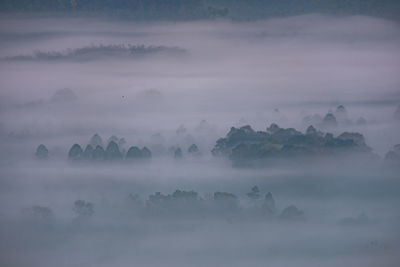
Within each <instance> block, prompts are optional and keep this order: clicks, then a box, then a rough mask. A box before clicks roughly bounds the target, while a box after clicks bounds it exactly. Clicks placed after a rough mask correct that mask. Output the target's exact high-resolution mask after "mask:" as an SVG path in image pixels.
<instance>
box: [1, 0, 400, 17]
mask: <svg viewBox="0 0 400 267" xmlns="http://www.w3.org/2000/svg"><path fill="white" fill-rule="evenodd" d="M0 11H2V12H66V13H71V12H85V13H104V14H107V15H115V16H126V17H130V18H133V19H141V20H151V19H172V20H178V19H183V20H192V19H205V18H215V17H229V18H233V19H241V20H249V19H250V20H251V19H260V18H267V17H271V16H282V15H283V16H290V15H301V14H309V13H327V14H339V15H347V14H348V15H370V16H382V17H390V18H393V19H398V14H399V11H400V2H399V1H397V0H336V1H321V0H297V1H292V0H261V1H260V0H229V1H228V0H113V1H109V0H58V1H55V0H2V1H0Z"/></svg>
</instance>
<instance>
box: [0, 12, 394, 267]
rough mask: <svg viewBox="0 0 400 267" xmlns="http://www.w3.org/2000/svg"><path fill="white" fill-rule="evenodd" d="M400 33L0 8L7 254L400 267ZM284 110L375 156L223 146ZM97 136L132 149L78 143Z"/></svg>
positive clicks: (2, 222)
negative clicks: (242, 151) (87, 152)
mask: <svg viewBox="0 0 400 267" xmlns="http://www.w3.org/2000/svg"><path fill="white" fill-rule="evenodd" d="M399 45H400V27H399V25H398V22H397V21H391V20H387V19H383V18H377V17H367V16H328V15H323V14H307V15H301V16H293V17H279V18H271V19H265V20H258V21H248V22H233V21H229V20H219V19H216V20H212V21H186V22H185V21H182V22H160V21H158V22H137V21H132V20H119V19H115V18H114V19H110V18H100V17H67V16H61V17H57V16H54V15H47V16H45V17H41V18H39V17H37V16H28V15H15V16H11V15H5V14H3V15H1V17H0V48H1V49H0V265H1V266H54V265H57V266H60V267H61V266H160V265H163V266H338V265H343V266H398V264H399V262H400V257H399V254H400V253H399V251H400V228H399V226H400V224H399V219H400V211H399V204H400V203H399V202H400V177H399V168H398V167H399V166H400V160H399V159H400V152H399V151H398V149H399V148H394V146H395V145H396V144H399V143H400V134H399V133H400V125H399V122H400V120H399V119H400V106H399V104H400V91H399V88H400V75H399V70H400V54H399ZM340 105H342V106H344V109H345V111H342V110H341V109H340V108H338V106H340ZM328 113H330V114H333V115H334V116H335V117H336V120H337V121H336V120H335V124H330V123H329V121H327V120H326V119H324V117H325V116H326V114H328ZM272 123H276V124H278V125H279V127H283V128H295V129H296V130H297V131H300V132H301V133H304V132H305V131H306V129H308V128H307V127H308V126H310V125H313V126H314V127H315V128H317V130H318V131H321V132H322V133H323V134H324V135H325V133H332V134H333V135H334V136H335V138H336V137H337V138H338V140H339V139H340V138H339V137H340V134H342V133H343V132H348V133H349V132H350V133H355V132H357V133H360V134H362V135H363V137H364V138H365V143H366V145H365V147H367V148H368V149H365V150H366V151H367V152H365V153H366V156H365V157H364V155H363V156H360V155H358V154H353V153H350V152H349V153H343V154H340V156H337V155H335V156H332V155H329V156H327V157H325V156H320V154H317V156H312V157H310V158H309V157H288V158H282V157H279V158H277V159H272V160H270V161H266V162H264V161H262V163H261V165H260V164H254V165H246V166H238V164H235V163H237V162H235V159H234V158H233V157H232V155H231V156H230V157H224V156H216V155H215V153H212V152H211V151H212V150H213V148H215V147H216V143H217V140H219V139H220V138H223V137H225V136H226V138H227V139H229V134H228V132H230V129H231V127H236V128H239V127H242V126H245V125H250V126H251V127H252V129H254V130H255V131H259V132H266V133H271V135H272V132H271V130H268V129H267V127H269V126H270V125H271V124H272ZM231 131H232V129H231ZM307 131H308V130H307ZM322 133H321V136H322ZM94 134H98V135H99V136H100V137H101V139H102V140H101V141H102V144H103V146H104V149H105V148H106V147H107V145H109V144H110V143H111V141H113V142H112V143H114V142H115V143H117V144H118V146H119V149H120V151H121V155H122V156H121V158H124V159H122V160H121V159H120V160H118V161H111V160H110V161H107V160H104V161H95V160H81V159H79V160H76V159H74V156H73V155H72V154H71V150H70V148H71V147H72V145H74V144H75V143H77V144H79V145H80V146H81V147H82V150H83V149H85V147H86V145H87V144H89V143H93V140H94V139H93V138H92V136H93V135H94ZM227 134H228V135H227ZM265 135H267V134H265ZM321 138H322V137H321ZM324 138H326V135H325V137H324ZM228 141H229V140H228ZM228 143H229V142H228ZM40 144H44V145H45V147H46V148H47V149H48V151H47V152H48V153H47V152H46V153H45V157H44V156H41V155H42V154H40V153H38V150H37V148H38V146H39V145H40ZM192 144H196V147H198V151H197V150H196V151H195V152H191V151H190V149H189V148H190V147H191V145H192ZM131 146H137V147H138V148H140V149H142V148H143V147H146V148H149V150H150V151H151V156H150V158H151V159H146V160H142V159H141V160H138V161H137V162H136V161H129V160H128V159H125V157H127V155H128V151H130V147H131ZM95 147H96V145H93V148H95ZM177 148H180V149H181V152H182V153H180V154H179V153H178V152H177ZM363 148H364V147H363ZM396 149H397V150H396ZM107 150H108V148H107ZM233 150H234V148H233ZM390 150H393V151H395V152H393V151H392V152H393V153H394V154H395V153H398V154H396V155H397V156H396V157H397V159H395V160H394V161H393V157H389V156H388V154H387V152H388V151H390ZM35 152H36V155H35ZM357 152H358V151H357ZM79 153H80V154H79V155H81V154H82V155H83V154H84V153H83V152H82V151H81V152H79ZM118 153H119V152H118ZM363 153H364V152H363ZM71 155H72V156H71ZM321 155H322V154H321ZM41 157H42V158H41ZM396 160H397V161H396ZM389 161H392V162H389ZM255 186H257V189H254V187H255ZM253 189H254V190H253ZM176 190H180V191H179V192H178V193H177V191H176ZM252 190H253V191H252ZM257 190H258V191H257ZM181 191H183V192H181ZM192 191H193V192H192ZM157 192H159V193H158V194H157ZM269 192H271V193H272V196H273V198H272V202H271V198H270V197H269V194H268V193H269ZM194 193H196V194H194ZM218 193H230V194H233V195H232V196H231V195H223V196H222V197H221V196H220V195H221V194H218ZM180 194H182V196H181V195H180ZM267 196H268V197H267ZM180 197H181V198H180ZM219 197H220V199H219ZM188 199H190V200H188ZM221 199H222V200H221ZM80 200H81V202H79V201H80ZM271 203H273V209H272V210H271V207H270V206H269V205H272V204H271ZM291 205H295V209H289V210H287V209H286V208H287V207H291ZM266 208H267V211H266Z"/></svg>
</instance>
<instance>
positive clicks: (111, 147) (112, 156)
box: [105, 141, 122, 160]
mask: <svg viewBox="0 0 400 267" xmlns="http://www.w3.org/2000/svg"><path fill="white" fill-rule="evenodd" d="M105 159H106V160H120V159H122V154H121V152H120V151H119V147H118V144H117V143H115V142H114V141H111V142H110V143H109V144H108V146H107V149H106V152H105Z"/></svg>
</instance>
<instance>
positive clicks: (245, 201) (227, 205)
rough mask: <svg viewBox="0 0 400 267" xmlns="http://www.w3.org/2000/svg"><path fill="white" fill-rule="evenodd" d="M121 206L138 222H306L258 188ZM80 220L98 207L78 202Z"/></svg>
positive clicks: (39, 215)
mask: <svg viewBox="0 0 400 267" xmlns="http://www.w3.org/2000/svg"><path fill="white" fill-rule="evenodd" d="M125 204H126V205H121V207H120V209H121V212H122V211H123V210H124V212H123V213H125V214H128V216H129V217H131V216H133V217H136V218H155V217H156V218H169V219H171V218H172V219H173V218H176V219H183V218H186V219H187V218H191V219H204V218H222V219H237V220H246V219H250V220H253V219H260V220H275V219H278V220H287V221H302V220H304V219H305V217H304V213H303V211H301V210H299V209H298V208H297V207H296V206H295V205H289V206H287V207H285V208H284V209H282V210H279V209H278V208H277V206H276V204H275V200H274V198H273V196H272V193H271V192H268V193H266V194H263V193H262V192H261V191H260V189H259V188H258V187H257V186H254V187H252V188H251V190H250V192H249V193H247V194H246V196H245V197H244V198H239V197H238V196H237V195H235V194H232V193H229V192H215V193H213V194H208V195H205V196H200V194H199V193H198V192H195V191H185V190H175V191H174V192H173V193H172V194H163V193H161V192H156V193H154V194H151V195H149V196H148V197H147V199H146V200H143V199H142V198H141V196H140V195H138V194H135V193H131V194H129V195H128V197H127V198H126V202H125ZM71 208H72V210H73V211H74V213H75V216H76V217H77V218H81V219H83V218H90V217H92V216H93V215H95V205H94V204H93V203H92V202H89V201H85V200H77V201H75V202H74V203H73V205H72V207H71ZM24 214H25V215H27V217H30V218H33V219H36V220H39V221H40V220H51V219H54V218H55V215H54V213H53V211H52V210H51V208H49V207H44V206H33V207H31V208H27V209H25V210H24Z"/></svg>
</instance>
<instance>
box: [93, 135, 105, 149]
mask: <svg viewBox="0 0 400 267" xmlns="http://www.w3.org/2000/svg"><path fill="white" fill-rule="evenodd" d="M90 145H91V146H92V147H97V146H101V147H102V146H103V139H102V138H101V137H100V135H98V134H95V135H93V136H92V138H91V139H90Z"/></svg>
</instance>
